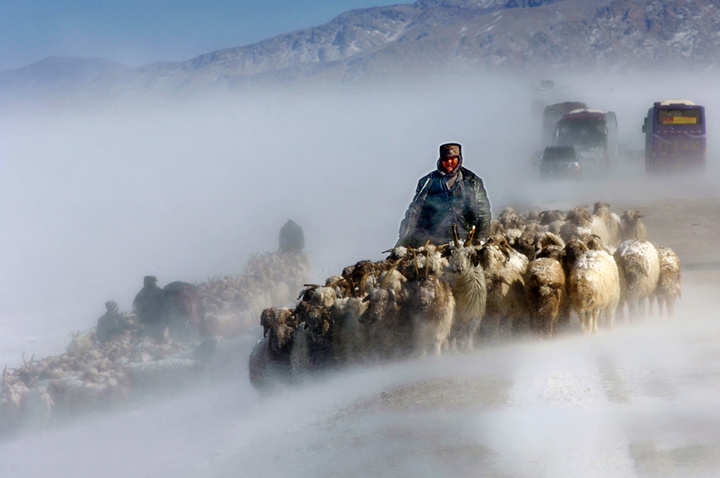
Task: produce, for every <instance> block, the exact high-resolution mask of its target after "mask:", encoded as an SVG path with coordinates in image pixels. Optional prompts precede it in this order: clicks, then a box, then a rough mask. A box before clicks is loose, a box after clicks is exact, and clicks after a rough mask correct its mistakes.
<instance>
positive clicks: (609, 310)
mask: <svg viewBox="0 0 720 478" xmlns="http://www.w3.org/2000/svg"><path fill="white" fill-rule="evenodd" d="M568 299H569V301H570V305H571V307H572V309H573V310H574V311H575V313H576V314H577V316H578V319H579V320H580V328H581V330H582V331H583V332H584V333H593V332H597V331H598V322H599V317H600V314H603V316H604V319H605V326H606V327H607V328H612V327H613V321H614V317H615V309H616V307H617V304H618V301H619V300H620V279H619V276H618V268H617V265H616V264H615V261H614V260H613V258H612V256H611V255H610V254H608V253H607V252H605V251H586V252H585V253H583V254H582V255H581V256H580V257H579V258H578V260H577V261H576V262H575V264H574V265H573V267H572V270H571V271H570V277H569V279H568Z"/></svg>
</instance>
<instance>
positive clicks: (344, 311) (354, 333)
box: [330, 297, 367, 364]
mask: <svg viewBox="0 0 720 478" xmlns="http://www.w3.org/2000/svg"><path fill="white" fill-rule="evenodd" d="M365 310H367V302H364V301H363V300H362V299H358V298H356V297H344V298H342V299H337V300H335V301H334V302H333V304H332V306H331V307H330V318H331V319H332V321H333V323H334V324H335V333H334V334H333V339H332V340H333V341H332V347H333V355H334V356H335V359H336V360H337V362H338V364H349V363H352V362H353V361H361V360H363V359H364V357H365V351H366V347H365V345H366V344H365V341H364V340H363V335H362V333H361V327H362V325H361V323H360V318H361V317H362V315H363V313H364V312H365Z"/></svg>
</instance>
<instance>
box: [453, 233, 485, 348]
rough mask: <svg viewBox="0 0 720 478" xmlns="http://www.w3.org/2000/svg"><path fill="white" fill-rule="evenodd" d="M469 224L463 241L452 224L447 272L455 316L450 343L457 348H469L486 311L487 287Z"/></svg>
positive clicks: (471, 346)
mask: <svg viewBox="0 0 720 478" xmlns="http://www.w3.org/2000/svg"><path fill="white" fill-rule="evenodd" d="M474 234H475V226H473V227H472V229H471V230H470V233H469V234H468V237H467V239H466V240H465V242H464V243H463V244H461V243H460V240H459V239H458V236H457V227H456V226H455V225H454V224H453V236H454V247H453V248H451V249H450V252H449V253H450V258H449V260H448V269H447V276H448V277H449V281H450V288H451V289H452V294H453V297H454V298H455V317H454V320H453V325H452V329H451V331H450V346H451V347H452V348H454V349H456V350H463V351H472V350H473V341H474V339H475V333H476V331H477V329H478V327H479V326H480V321H481V320H482V318H483V315H485V305H486V301H487V288H486V284H485V272H484V271H483V269H482V267H481V266H479V265H478V264H477V263H476V262H477V258H476V251H475V248H473V247H472V245H471V244H472V239H473V236H474Z"/></svg>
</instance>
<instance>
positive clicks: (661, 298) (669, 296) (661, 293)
mask: <svg viewBox="0 0 720 478" xmlns="http://www.w3.org/2000/svg"><path fill="white" fill-rule="evenodd" d="M657 252H658V258H659V260H660V274H659V275H658V283H657V288H656V289H655V299H656V300H657V303H658V313H659V314H660V315H661V316H662V315H663V303H664V304H665V312H667V315H668V316H669V317H672V316H673V315H675V301H676V300H677V299H679V298H680V292H681V287H680V283H681V280H682V271H681V270H680V259H679V258H678V256H677V254H675V252H674V251H673V250H672V249H670V248H669V247H658V248H657Z"/></svg>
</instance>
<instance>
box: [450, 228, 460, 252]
mask: <svg viewBox="0 0 720 478" xmlns="http://www.w3.org/2000/svg"><path fill="white" fill-rule="evenodd" d="M452 232H453V240H454V241H455V247H460V238H459V237H458V233H457V224H455V223H453V225H452Z"/></svg>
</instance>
